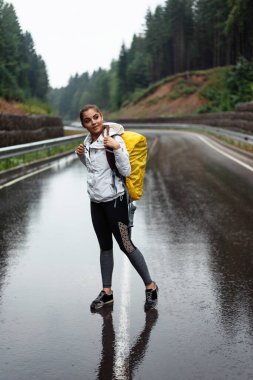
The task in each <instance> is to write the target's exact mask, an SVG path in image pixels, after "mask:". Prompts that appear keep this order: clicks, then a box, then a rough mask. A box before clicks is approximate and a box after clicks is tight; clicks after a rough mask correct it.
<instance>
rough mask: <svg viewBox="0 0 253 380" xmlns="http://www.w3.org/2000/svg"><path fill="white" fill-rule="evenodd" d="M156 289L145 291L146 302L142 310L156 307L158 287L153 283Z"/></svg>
mask: <svg viewBox="0 0 253 380" xmlns="http://www.w3.org/2000/svg"><path fill="white" fill-rule="evenodd" d="M154 284H155V286H156V288H155V289H146V301H145V305H144V310H145V311H147V310H150V309H153V308H154V307H155V306H156V305H157V301H158V300H157V297H158V286H157V285H156V283H155V282H154Z"/></svg>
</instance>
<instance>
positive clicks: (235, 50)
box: [50, 0, 253, 119]
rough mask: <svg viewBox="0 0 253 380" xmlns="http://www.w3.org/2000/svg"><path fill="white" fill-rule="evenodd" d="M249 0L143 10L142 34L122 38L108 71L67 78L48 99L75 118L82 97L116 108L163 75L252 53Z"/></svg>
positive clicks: (197, 1) (176, 1)
mask: <svg viewBox="0 0 253 380" xmlns="http://www.w3.org/2000/svg"><path fill="white" fill-rule="evenodd" d="M252 20H253V1H252V0H167V1H166V2H165V4H164V5H163V6H158V7H157V8H156V9H155V11H154V12H153V13H152V12H151V11H150V10H148V11H147V14H146V19H145V28H144V31H143V33H142V34H140V35H134V37H133V40H132V43H131V46H130V47H129V48H126V46H125V45H124V44H123V45H122V48H121V51H120V54H119V58H118V60H117V61H114V62H112V64H111V68H110V69H109V70H108V71H106V70H102V69H99V70H98V71H95V72H94V73H93V74H92V75H89V74H88V73H84V74H82V75H80V76H79V75H76V76H74V77H72V78H70V80H69V83H68V85H67V86H66V87H64V88H61V89H57V90H53V91H52V92H51V95H50V99H51V101H52V102H53V104H54V105H55V107H56V109H57V110H58V111H59V113H60V114H61V115H62V116H63V117H66V118H70V119H72V118H74V117H76V115H77V114H78V110H79V109H80V107H81V106H82V105H83V104H84V103H87V102H88V103H91V102H95V103H98V104H99V105H100V106H101V107H102V108H103V109H104V110H106V109H108V110H111V111H112V110H117V109H118V108H119V107H121V106H122V105H123V104H124V103H126V102H127V101H129V100H133V99H135V97H137V96H138V94H140V93H141V91H142V89H143V88H145V87H147V86H149V85H150V84H151V83H154V82H156V81H158V80H160V79H161V78H164V77H166V76H169V75H172V74H175V73H178V72H184V71H189V70H195V69H208V68H212V67H217V66H226V65H234V64H236V62H237V61H238V60H239V59H240V58H241V57H244V58H245V59H246V60H248V61H250V60H252V59H253V22H252Z"/></svg>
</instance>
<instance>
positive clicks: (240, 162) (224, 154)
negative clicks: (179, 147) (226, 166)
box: [196, 135, 253, 172]
mask: <svg viewBox="0 0 253 380" xmlns="http://www.w3.org/2000/svg"><path fill="white" fill-rule="evenodd" d="M196 136H197V137H198V138H199V139H200V140H202V141H203V142H204V143H205V144H207V145H208V146H210V148H212V149H214V150H216V151H217V152H219V153H220V154H222V155H223V156H225V157H227V158H229V159H230V160H232V161H234V162H236V163H237V164H239V165H241V166H243V167H244V168H246V169H248V170H250V171H251V172H253V167H252V166H250V165H248V164H245V162H243V161H241V160H238V158H235V157H233V156H231V155H230V154H228V153H225V152H223V151H222V150H221V149H219V148H216V146H214V145H213V144H211V143H210V142H209V141H207V140H206V139H205V138H204V137H202V136H199V135H196Z"/></svg>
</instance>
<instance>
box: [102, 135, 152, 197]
mask: <svg viewBox="0 0 253 380" xmlns="http://www.w3.org/2000/svg"><path fill="white" fill-rule="evenodd" d="M120 137H122V139H123V140H124V142H125V144H126V148H127V151H128V153H129V161H130V164H131V174H130V175H129V176H128V177H126V187H127V189H128V192H129V195H130V198H131V200H132V201H137V200H139V199H140V198H141V196H142V193H143V185H144V175H145V169H146V163H147V156H148V145H147V140H146V137H145V136H143V135H141V134H140V133H137V132H133V131H124V133H122V134H120ZM106 156H107V160H108V163H109V165H110V167H111V169H112V170H115V172H116V174H117V175H118V173H117V168H116V165H115V157H114V154H111V153H110V152H108V151H106Z"/></svg>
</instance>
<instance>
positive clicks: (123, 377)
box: [114, 256, 130, 380]
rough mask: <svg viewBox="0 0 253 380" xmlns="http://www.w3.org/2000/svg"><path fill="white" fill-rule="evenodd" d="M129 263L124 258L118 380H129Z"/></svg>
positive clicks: (117, 342) (117, 339) (117, 353)
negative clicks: (127, 359)
mask: <svg viewBox="0 0 253 380" xmlns="http://www.w3.org/2000/svg"><path fill="white" fill-rule="evenodd" d="M129 275H130V268H129V261H128V259H127V258H126V257H125V256H123V273H122V281H121V305H120V315H119V317H120V318H119V330H118V334H117V336H116V345H115V365H114V376H115V379H117V380H127V379H128V366H127V361H126V358H127V356H128V355H129V345H130V338H129V318H128V310H129V302H130V293H129Z"/></svg>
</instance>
